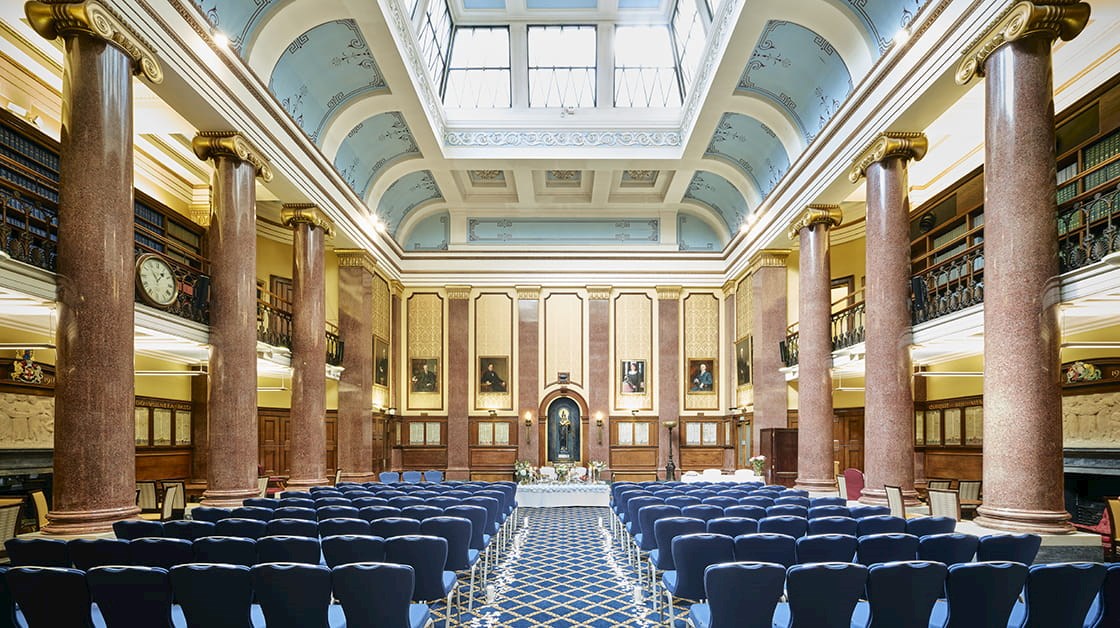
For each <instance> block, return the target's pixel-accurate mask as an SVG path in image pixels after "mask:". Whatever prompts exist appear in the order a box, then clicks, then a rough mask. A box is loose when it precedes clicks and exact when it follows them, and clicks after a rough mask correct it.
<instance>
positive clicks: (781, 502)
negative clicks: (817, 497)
mask: <svg viewBox="0 0 1120 628" xmlns="http://www.w3.org/2000/svg"><path fill="white" fill-rule="evenodd" d="M774 505H775V506H801V507H802V508H805V509H806V510H808V509H809V498H808V497H802V496H800V495H785V496H782V497H778V498H777V499H775V500H774Z"/></svg>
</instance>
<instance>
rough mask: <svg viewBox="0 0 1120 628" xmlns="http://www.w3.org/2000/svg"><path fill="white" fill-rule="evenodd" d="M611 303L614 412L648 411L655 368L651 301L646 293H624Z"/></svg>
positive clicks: (650, 404)
mask: <svg viewBox="0 0 1120 628" xmlns="http://www.w3.org/2000/svg"><path fill="white" fill-rule="evenodd" d="M612 304H613V309H614V324H613V337H614V364H612V365H611V367H612V370H613V373H614V382H615V384H614V386H613V387H612V388H613V390H614V400H615V402H614V407H615V410H620V411H630V410H634V409H638V410H651V409H653V391H654V385H655V383H656V379H655V378H654V373H656V368H657V365H656V364H655V363H654V360H653V347H654V333H653V304H654V300H653V298H652V297H650V295H649V294H647V293H645V292H624V293H620V294H618V295H616V296H615V298H614V300H613V301H612ZM624 365H625V366H624ZM634 367H637V368H636V369H635V368H634Z"/></svg>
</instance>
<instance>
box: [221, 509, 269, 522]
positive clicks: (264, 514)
mask: <svg viewBox="0 0 1120 628" xmlns="http://www.w3.org/2000/svg"><path fill="white" fill-rule="evenodd" d="M275 510H276V509H275V508H261V507H260V506H241V507H238V508H234V509H233V510H231V511H230V513H229V516H231V517H233V518H235V519H256V520H258V521H269V520H271V519H272V517H273V512H274V511H275Z"/></svg>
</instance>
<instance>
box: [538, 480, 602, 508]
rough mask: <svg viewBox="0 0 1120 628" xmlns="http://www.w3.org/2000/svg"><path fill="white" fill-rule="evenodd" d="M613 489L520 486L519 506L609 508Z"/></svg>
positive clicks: (568, 486) (571, 485)
mask: <svg viewBox="0 0 1120 628" xmlns="http://www.w3.org/2000/svg"><path fill="white" fill-rule="evenodd" d="M610 501H611V489H610V487H609V486H608V485H606V484H519V485H518V486H517V505H518V506H528V507H529V508H557V507H562V506H609V505H610Z"/></svg>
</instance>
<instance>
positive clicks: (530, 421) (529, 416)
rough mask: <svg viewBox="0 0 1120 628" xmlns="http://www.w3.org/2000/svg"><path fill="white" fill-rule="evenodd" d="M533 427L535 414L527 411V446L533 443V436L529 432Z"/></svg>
mask: <svg viewBox="0 0 1120 628" xmlns="http://www.w3.org/2000/svg"><path fill="white" fill-rule="evenodd" d="M531 427H533V413H532V412H530V411H528V410H526V411H525V444H526V445H528V444H529V443H531V442H533V435H532V434H531V433H530V432H529V428H531Z"/></svg>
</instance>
